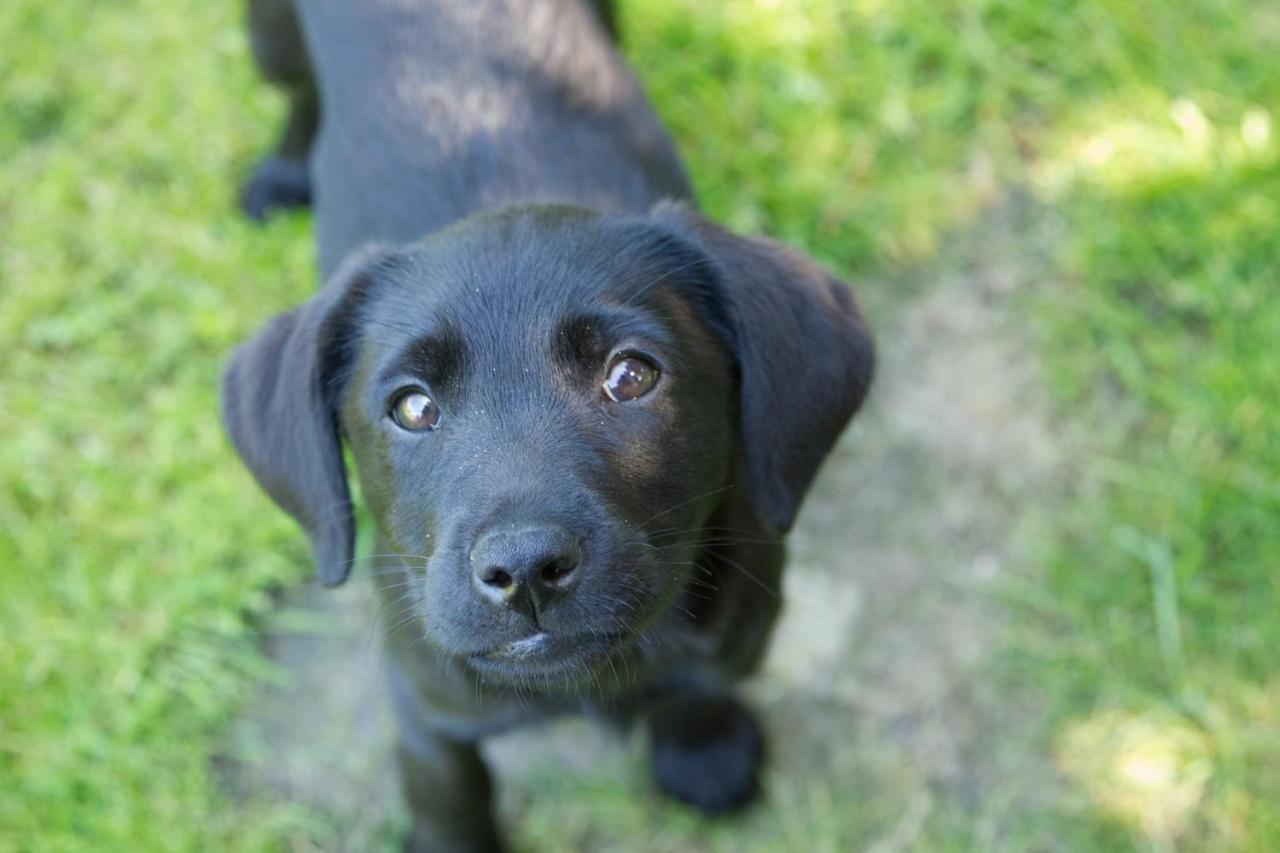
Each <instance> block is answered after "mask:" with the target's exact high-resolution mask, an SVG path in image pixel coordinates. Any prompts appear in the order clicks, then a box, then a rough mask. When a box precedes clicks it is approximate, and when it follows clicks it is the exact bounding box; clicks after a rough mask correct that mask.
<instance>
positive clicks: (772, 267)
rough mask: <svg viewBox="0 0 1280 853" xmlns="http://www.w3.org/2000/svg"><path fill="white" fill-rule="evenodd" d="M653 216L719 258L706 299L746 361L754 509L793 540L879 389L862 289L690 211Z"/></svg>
mask: <svg viewBox="0 0 1280 853" xmlns="http://www.w3.org/2000/svg"><path fill="white" fill-rule="evenodd" d="M653 215H654V217H655V218H656V219H658V221H659V222H660V223H662V224H664V225H665V226H667V227H668V228H671V229H672V230H674V231H676V232H677V233H678V234H680V235H681V236H683V237H684V238H685V239H687V240H690V241H691V242H693V243H694V244H695V245H696V246H698V247H699V248H701V250H702V252H703V253H704V254H705V255H706V256H707V258H708V259H709V263H707V264H705V265H704V266H705V268H706V273H707V274H706V276H705V277H706V278H708V279H709V282H708V289H709V293H708V294H706V295H704V297H703V298H704V300H710V301H711V302H712V303H715V304H714V307H715V308H716V310H717V311H718V313H719V315H720V316H719V317H718V318H717V319H716V323H715V324H716V325H718V326H724V327H726V329H725V330H726V332H727V337H728V338H729V345H730V348H731V349H732V351H733V354H734V356H735V357H736V359H737V365H738V372H739V382H740V383H741V385H740V390H739V407H740V418H741V425H740V429H741V446H742V453H743V466H744V468H745V472H746V479H747V488H748V490H749V493H750V499H751V503H752V506H753V507H754V508H755V510H756V513H757V515H759V517H760V518H761V520H762V521H764V522H765V523H767V524H768V525H769V526H770V527H772V528H773V530H774V531H776V532H778V533H785V532H786V531H787V530H789V529H790V528H791V525H792V524H793V523H794V521H795V517H796V513H797V512H798V511H799V509H800V503H801V501H802V500H803V499H804V495H805V492H806V491H808V489H809V486H810V484H811V483H812V482H813V478H814V476H815V475H816V474H817V472H818V468H819V466H820V465H821V464H822V461H823V459H825V458H826V456H827V453H828V452H830V450H831V448H832V446H833V445H834V444H835V442H836V439H838V438H839V437H840V433H841V432H842V431H843V430H844V427H845V425H846V424H847V423H848V422H849V419H850V418H852V417H853V414H854V412H856V411H857V410H858V407H859V406H860V405H861V404H862V400H863V398H864V397H865V396H866V394H867V389H868V388H869V387H870V384H871V376H872V371H873V367H874V362H875V359H874V350H873V347H872V342H871V335H870V332H869V331H868V329H867V325H866V322H865V321H864V320H863V317H862V314H861V312H860V311H859V310H858V306H857V303H856V302H855V301H854V298H853V291H852V289H851V288H850V287H849V286H848V285H846V284H845V283H844V282H842V281H840V280H838V279H837V278H835V277H834V276H832V275H831V274H830V273H828V272H827V271H826V270H824V269H822V268H821V267H820V266H818V265H817V264H816V263H814V262H813V261H811V260H809V259H808V258H807V257H805V256H804V255H803V254H801V253H800V252H798V251H796V250H794V249H791V248H788V247H786V246H783V245H782V244H780V243H776V242H774V241H772V240H765V239H761V238H755V237H740V236H738V235H736V234H733V233H731V232H729V231H726V230H725V229H723V228H721V227H720V226H718V225H716V224H715V223H713V222H711V221H709V220H707V219H706V218H704V217H702V216H700V215H698V214H697V213H694V212H693V211H691V210H689V209H688V208H687V207H685V206H684V205H683V204H679V203H672V202H665V203H662V204H660V205H658V206H657V207H656V208H655V209H654V211H653Z"/></svg>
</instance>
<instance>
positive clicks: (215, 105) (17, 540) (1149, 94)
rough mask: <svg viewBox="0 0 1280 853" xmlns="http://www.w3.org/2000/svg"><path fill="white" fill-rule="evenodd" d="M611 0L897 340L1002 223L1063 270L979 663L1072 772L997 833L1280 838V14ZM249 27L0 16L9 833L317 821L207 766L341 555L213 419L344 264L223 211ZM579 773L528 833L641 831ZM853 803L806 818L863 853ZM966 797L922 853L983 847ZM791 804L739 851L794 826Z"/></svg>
mask: <svg viewBox="0 0 1280 853" xmlns="http://www.w3.org/2000/svg"><path fill="white" fill-rule="evenodd" d="M621 5H622V9H623V12H624V14H623V29H624V33H625V41H626V45H627V54H628V56H629V58H630V59H631V61H632V62H633V63H634V64H635V65H636V67H637V68H638V70H639V72H640V74H641V76H642V77H643V79H644V80H645V82H646V84H647V85H648V87H649V89H650V91H651V93H652V95H653V98H654V101H655V103H656V105H657V107H658V109H659V112H660V113H661V114H662V115H663V117H664V118H665V119H666V121H667V122H668V123H669V125H670V126H671V128H672V130H673V132H674V135H675V136H676V138H677V140H678V142H679V145H680V148H681V150H682V152H683V153H684V155H685V157H686V159H687V161H688V163H689V166H690V169H691V172H692V174H693V176H694V179H695V183H696V186H697V188H698V190H699V194H700V196H701V198H702V200H703V203H704V204H705V206H706V207H707V208H708V209H709V210H710V211H711V212H712V213H713V214H714V215H716V216H717V217H718V218H720V219H721V220H723V221H725V222H727V223H729V224H731V225H733V226H734V227H736V228H739V229H742V230H758V231H762V232H767V233H770V234H772V235H774V236H777V237H781V238H783V239H786V240H788V241H791V242H793V243H796V244H797V245H801V246H804V247H806V248H807V249H808V250H809V251H811V252H813V253H814V254H816V255H817V256H819V257H821V258H823V259H824V260H825V261H826V262H828V263H829V264H831V265H832V266H833V267H835V268H837V269H839V270H840V271H841V272H842V273H843V274H845V275H846V276H847V277H849V278H850V279H852V280H858V281H863V282H867V284H865V285H864V286H863V295H864V298H865V299H866V300H867V303H868V305H869V307H870V309H871V312H872V314H873V316H874V318H875V319H876V320H877V322H878V324H879V325H882V326H883V325H888V324H889V323H890V322H891V321H892V320H893V319H894V318H895V317H897V316H898V314H897V313H896V312H898V311H899V309H900V307H901V305H902V304H903V303H904V302H905V300H906V299H907V298H909V297H910V296H914V295H918V294H912V293H908V292H907V291H908V290H910V289H911V288H897V287H895V286H894V285H893V284H892V283H893V282H899V281H907V280H912V281H920V280H923V281H927V280H929V279H928V277H927V276H922V277H920V276H916V277H913V272H915V271H920V270H927V269H930V268H934V267H937V266H939V265H945V264H947V263H948V259H949V255H950V253H952V252H954V251H955V246H956V244H957V242H958V241H961V242H962V241H963V240H964V239H965V235H967V234H972V233H974V230H975V229H976V228H977V227H978V225H979V224H980V223H981V222H983V221H984V220H986V219H987V218H989V217H992V216H997V215H1004V216H1009V215H1014V216H1016V217H1017V219H1018V228H1017V233H1018V234H1020V235H1025V238H1026V240H1027V241H1028V249H1027V251H1028V252H1032V251H1034V256H1035V258H1036V263H1037V264H1039V265H1040V267H1041V269H1042V271H1043V275H1040V276H1037V281H1036V282H1035V285H1034V286H1032V287H1028V288H1026V289H1025V290H1024V291H1023V292H1019V294H1018V295H1017V297H1016V300H1015V304H1016V307H1017V311H1018V312H1019V313H1020V316H1021V318H1022V320H1023V321H1024V326H1025V329H1026V334H1027V336H1028V338H1029V339H1030V340H1031V341H1032V342H1033V344H1034V346H1035V348H1036V351H1037V353H1038V358H1039V362H1040V364H1041V365H1042V375H1043V378H1044V382H1045V384H1046V386H1047V388H1048V391H1049V397H1050V400H1051V405H1052V407H1053V414H1054V418H1055V420H1056V421H1057V422H1059V423H1060V426H1061V436H1062V443H1063V447H1069V448H1070V454H1069V458H1068V460H1067V461H1066V462H1065V464H1064V465H1063V466H1062V471H1061V473H1060V475H1059V476H1058V478H1057V481H1056V485H1055V487H1054V489H1052V490H1051V493H1050V494H1046V495H1045V498H1044V501H1043V502H1041V503H1040V504H1038V505H1029V506H1027V507H1026V513H1027V515H1028V524H1027V529H1028V530H1032V531H1034V534H1033V535H1031V536H1030V537H1029V540H1028V542H1027V543H1026V544H1025V548H1024V550H1025V553H1026V554H1027V555H1028V559H1026V560H1024V561H1023V562H1022V563H1020V564H1019V567H1018V570H1017V571H1016V572H1014V573H1013V574H1012V575H1011V576H1009V577H1007V578H1005V579H1003V580H1002V582H1001V584H1000V585H999V589H998V591H997V592H996V594H995V598H996V601H997V602H998V604H999V606H1000V607H1001V608H1002V610H1003V611H1004V613H1005V614H1006V618H1005V619H1004V620H1003V621H1002V626H1003V627H1002V629H1001V633H1000V636H999V641H998V643H997V645H996V647H995V648H993V649H992V650H991V653H990V655H989V659H988V660H987V662H986V663H985V664H984V668H983V670H982V677H983V679H984V680H985V681H987V682H988V683H990V684H992V685H994V686H995V688H996V689H997V690H999V691H1000V692H1001V695H1003V696H1005V697H1007V700H1008V703H1009V704H1010V705H1011V706H1014V705H1016V706H1018V707H1022V708H1026V709H1028V710H1027V711H1026V714H1025V715H1024V722H1025V724H1024V725H1019V726H1015V727H1012V728H1011V729H1010V731H1009V733H1008V741H1007V742H1005V743H1002V744H1001V752H1002V753H1005V752H1013V753H1025V754H1029V755H1037V756H1041V757H1042V758H1043V760H1044V762H1045V764H1046V766H1048V767H1050V768H1052V772H1053V774H1054V776H1055V780H1056V781H1055V783H1054V784H1053V785H1052V786H1051V787H1050V788H1049V789H1047V790H1051V791H1052V795H1051V796H1047V797H1043V798H1038V799H1036V800H1034V801H1031V802H1029V803H1028V804H1025V805H1024V806H1020V807H1019V808H1018V809H1017V810H1016V811H1014V812H1013V813H1011V814H1008V815H1006V816H1005V817H1004V818H1003V822H1002V823H1001V825H1000V827H999V829H998V832H997V833H996V835H995V839H994V840H995V841H998V842H1002V844H1003V846H1005V847H1008V848H1013V849H1027V848H1029V849H1046V848H1048V849H1053V848H1061V849H1082V848H1093V849H1113V848H1115V849H1127V848H1137V849H1156V850H1165V849H1204V848H1214V849H1240V850H1268V849H1276V848H1277V847H1280V655H1278V654H1277V650H1280V357H1277V348H1278V347H1280V287H1278V286H1277V284H1278V281H1277V279H1278V278H1280V147H1278V146H1277V140H1276V133H1277V129H1276V127H1275V121H1276V115H1277V114H1280V62H1277V61H1276V57H1277V56H1280V6H1277V5H1276V4H1274V3H1270V2H1261V0H1236V2H1227V0H1182V2H1177V3H1168V2H1158V0H1138V2H1125V3H1122V2H1115V0H1064V2H1058V3H1043V2H1037V0H972V2H959V0H931V2H925V0H898V2H883V0H808V2H801V0H768V2H765V0H757V2H745V0H731V1H730V0H726V2H721V3H714V4H708V3H705V2H704V3H698V2H694V0H624V2H622V4H621ZM240 15H241V12H240V9H239V6H238V4H237V3H223V2H213V3H197V2H194V0H104V2H97V3H89V2H84V0H68V2H62V3H51V2H47V0H8V2H6V3H4V4H0V44H2V45H3V46H4V48H3V51H4V54H5V60H4V61H3V62H2V63H0V158H2V162H3V167H0V343H2V345H3V350H2V352H3V359H4V361H3V366H2V367H0V435H2V436H3V437H4V441H3V443H0V589H2V590H3V591H4V595H3V596H2V597H0V781H3V783H4V788H5V790H4V794H3V796H0V850H4V849H13V850H38V851H43V850H49V851H61V850H90V849H92V850H114V849H130V850H166V851H167V850H205V849H235V850H257V849H280V848H292V849H310V848H312V847H320V848H323V847H324V846H325V838H326V836H325V832H326V830H325V825H324V822H323V821H322V820H318V819H317V817H316V816H315V815H314V814H312V813H310V812H309V811H308V810H307V809H305V808H302V807H300V806H298V805H296V804H290V803H283V802H272V801H268V800H260V799H248V800H246V799H245V798H243V797H237V796H233V795H232V793H231V792H229V791H227V790H226V789H225V786H224V785H222V784H221V783H220V779H221V778H222V777H221V776H220V774H219V772H218V769H217V767H218V762H217V761H215V759H214V756H216V755H218V754H219V752H220V750H221V747H222V744H223V743H224V739H225V737H226V733H227V731H228V729H229V727H230V726H231V724H232V722H233V721H234V720H235V719H236V718H237V715H238V713H239V712H240V711H241V710H242V708H243V706H244V704H245V702H246V701H247V699H248V697H249V696H250V695H251V693H252V691H253V690H254V688H255V686H256V685H258V684H260V683H261V682H262V681H263V680H264V679H270V678H274V677H275V676H276V674H275V673H274V671H273V669H272V668H271V667H270V666H269V664H268V663H267V662H266V661H264V659H263V657H262V655H261V653H260V651H259V646H258V642H257V640H258V638H259V636H260V630H261V626H262V624H263V620H264V619H265V618H267V617H268V616H269V614H270V613H271V612H272V610H273V607H274V604H273V601H274V598H273V595H272V591H273V590H274V589H275V588H276V587H278V586H280V585H281V584H288V583H291V582H294V581H296V580H299V579H301V578H303V577H304V576H305V575H306V574H307V573H308V571H309V567H308V565H307V555H306V549H305V543H304V542H303V541H302V538H301V537H300V536H299V535H298V534H297V532H296V530H295V529H294V528H293V526H292V525H291V522H289V521H288V520H287V519H286V518H285V517H284V516H283V515H282V514H280V513H278V512H276V511H275V510H274V509H273V508H272V507H271V506H270V504H269V503H268V501H267V500H266V498H264V497H263V496H261V495H260V494H259V493H258V492H257V490H256V489H255V488H254V486H253V485H252V483H251V481H250V479H249V478H248V476H247V474H245V473H244V472H243V470H242V469H241V468H240V467H239V465H238V463H237V462H236V460H235V459H234V456H233V454H232V453H231V451H230V449H229V447H228V445H227V443H226V441H225V440H224V438H223V436H222V433H221V430H220V427H219V424H218V419H217V415H216V411H217V407H216V379H217V375H218V371H219V366H220V362H221V360H222V358H223V356H224V355H225V353H226V352H227V350H228V349H229V348H230V347H231V346H232V345H233V344H234V343H236V342H237V341H239V340H240V339H242V338H243V337H244V336H246V335H247V334H249V333H250V332H251V331H252V330H254V329H255V328H256V327H257V326H258V325H259V323H260V322H261V321H262V320H263V319H264V318H265V317H267V316H269V315H270V314H272V313H274V312H276V311H278V310H281V309H283V308H285V307H287V306H290V305H292V304H294V303H296V302H298V301H300V300H301V299H303V298H305V297H306V295H307V294H309V293H310V292H311V291H312V290H313V288H314V287H315V278H314V273H313V270H312V255H311V252H312V249H311V243H310V228H309V222H308V219H307V217H306V216H305V215H299V216H293V217H286V218H282V219H278V220H276V221H273V222H272V223H271V224H269V225H268V226H266V227H255V226H252V225H250V224H248V223H247V222H245V221H244V220H243V219H242V218H241V217H239V216H238V215H237V213H236V211H235V209H234V204H233V201H234V190H235V184H236V182H237V181H238V180H239V178H240V177H241V176H242V175H243V174H245V172H246V170H247V169H248V168H249V166H250V164H251V163H252V162H253V159H254V157H255V156H256V155H257V154H258V153H259V152H260V151H261V150H262V149H263V148H264V147H265V145H266V144H267V143H268V141H269V140H270V138H271V137H272V136H273V134H274V127H275V122H276V121H277V120H278V118H279V115H280V111H281V109H282V103H281V102H280V100H279V99H278V98H277V97H276V96H274V95H273V94H272V93H271V92H270V91H269V90H268V89H267V88H266V87H265V86H263V85H262V84H261V83H260V82H259V81H258V80H257V78H256V76H255V74H254V71H253V69H252V67H251V63H250V61H249V57H248V51H247V45H246V40H245V36H244V34H243V32H242V28H241V25H240ZM1011 212H1012V213H1011ZM882 345H884V346H890V347H891V346H893V344H892V342H888V341H882ZM1010 766H1012V765H1010ZM1011 772H1012V771H1011ZM1015 784H1016V780H1015ZM551 796H552V799H553V800H554V804H553V805H554V809H556V810H555V811H553V810H548V811H544V812H539V811H538V806H537V805H536V804H534V805H533V806H531V807H530V814H529V816H528V822H529V837H530V838H531V839H532V843H536V844H538V845H539V846H538V847H537V848H536V849H551V848H550V841H549V840H548V839H550V838H553V837H555V835H554V832H553V829H554V825H555V824H556V823H557V822H559V821H560V819H561V816H562V814H563V813H562V811H558V810H560V809H562V808H563V803H564V802H565V801H567V800H569V799H572V798H575V797H576V798H579V799H581V800H583V802H582V804H581V807H582V808H583V809H587V810H590V809H592V808H596V809H599V810H601V811H602V813H604V814H607V815H609V819H610V820H613V821H615V822H616V824H617V825H618V826H621V827H632V828H633V829H634V830H635V831H636V832H637V833H643V832H644V831H645V829H646V824H645V815H646V814H647V812H644V811H643V810H641V807H640V806H637V805H634V804H632V803H631V802H630V801H628V800H627V799H625V798H622V797H619V796H618V795H617V794H616V793H613V792H612V789H610V790H607V791H604V792H602V793H601V792H596V793H594V794H593V791H592V790H591V789H584V790H577V791H572V792H569V793H563V792H562V793H560V794H555V793H554V792H553V794H552V795H551ZM593 796H595V797H596V798H597V799H598V800H600V801H599V802H595V803H593V802H592V797H593ZM860 796H862V797H863V798H864V799H863V800H860V801H859V802H857V803H852V804H849V803H843V802H837V801H831V802H828V804H827V805H826V806H825V807H824V808H825V809H826V811H824V812H823V813H822V814H820V815H818V816H817V817H816V818H815V824H816V825H820V826H823V827H835V829H834V830H832V832H833V835H832V836H831V837H832V838H838V839H840V840H841V842H842V843H843V844H846V845H848V846H861V845H863V844H865V843H866V842H867V841H868V840H869V839H870V838H871V837H872V836H871V835H869V834H867V833H869V832H870V831H871V830H870V829H868V827H869V826H870V823H869V819H868V817H867V816H868V815H877V814H878V813H880V812H883V811H885V810H886V809H887V808H888V806H886V805H885V801H878V800H877V796H878V794H877V791H875V790H863V791H860ZM783 800H784V801H786V798H785V797H784V798H783ZM970 807H971V806H970V805H966V804H964V803H962V802H959V801H957V802H954V803H950V804H947V805H945V806H944V807H942V808H938V809H935V810H934V811H933V812H931V817H930V818H928V819H926V820H924V821H923V825H922V826H921V827H919V831H918V834H917V836H916V838H915V841H914V843H915V844H916V845H917V846H920V847H923V848H925V849H937V848H957V849H958V848H965V849H969V848H971V847H974V846H984V845H981V844H979V843H977V842H975V841H974V839H975V838H976V837H977V836H976V835H975V834H974V833H973V832H972V827H971V826H970V825H969V823H968V820H967V815H968V811H967V809H969V808H970ZM551 808H552V807H551V806H549V807H548V809H551ZM775 812H776V813H775V814H770V813H765V815H764V816H763V817H759V818H756V819H754V820H753V822H751V823H749V824H746V825H744V826H743V827H742V828H740V830H738V831H740V832H744V833H756V832H758V833H760V838H759V839H757V843H756V844H755V845H748V844H746V843H745V842H750V841H751V840H752V839H751V838H742V839H737V840H740V841H743V842H744V844H742V845H741V846H754V847H755V848H756V849H768V845H769V843H771V842H769V841H768V840H767V839H771V838H796V837H798V836H796V835H795V833H794V832H791V831H790V830H787V831H785V832H784V831H783V830H781V829H778V827H779V826H783V827H786V826H791V825H793V824H794V823H795V822H796V820H797V817H796V815H795V814H790V815H789V814H786V813H785V809H784V808H782V807H781V805H780V806H779V807H777V808H776V809H775ZM574 819H575V818H574V817H573V816H572V815H570V816H569V817H568V818H565V819H564V822H563V824H562V826H561V828H563V826H569V827H570V828H572V826H574V823H573V821H574ZM680 820H682V819H677V820H675V822H674V823H673V825H672V828H669V829H668V832H669V833H674V835H672V836H671V837H670V838H668V839H667V840H668V842H669V843H668V847H670V848H671V849H691V848H695V847H696V846H697V839H698V838H700V836H699V835H698V834H697V832H696V829H695V828H693V827H692V826H691V825H686V824H687V822H686V823H681V822H680ZM770 821H773V823H772V824H771V823H770ZM718 832H719V834H718V835H717V836H716V838H715V839H713V840H715V841H716V843H717V844H721V845H722V846H723V845H729V844H733V843H736V842H735V840H734V839H735V836H734V832H735V830H734V828H733V826H732V825H730V826H728V827H725V828H722V829H721V830H719V831H718ZM788 833H790V834H788ZM583 837H584V838H585V837H587V836H583ZM824 837H825V836H824ZM671 838H674V839H675V840H674V841H673V840H671ZM582 843H583V844H586V843H587V842H586V841H582ZM681 845H685V846H684V847H683V848H682V847H681ZM634 849H647V848H646V847H645V845H644V844H638V845H637V846H636V847H635V848H634ZM664 849H665V848H664ZM833 849H835V848H834V847H833Z"/></svg>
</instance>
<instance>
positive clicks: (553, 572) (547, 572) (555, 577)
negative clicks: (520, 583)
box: [538, 560, 578, 584]
mask: <svg viewBox="0 0 1280 853" xmlns="http://www.w3.org/2000/svg"><path fill="white" fill-rule="evenodd" d="M577 566H578V563H577V561H576V560H551V561H548V562H546V563H543V564H542V568H541V569H539V570H538V576H539V577H540V578H542V582H543V583H548V584H559V583H563V582H564V581H565V580H566V579H567V578H568V576H569V574H570V573H571V572H572V571H573V570H574V569H575V568H577Z"/></svg>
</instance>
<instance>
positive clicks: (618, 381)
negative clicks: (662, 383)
mask: <svg viewBox="0 0 1280 853" xmlns="http://www.w3.org/2000/svg"><path fill="white" fill-rule="evenodd" d="M657 384H658V368H656V367H654V366H653V365H652V364H650V363H649V362H648V361H646V360H645V359H643V358H640V357H638V356H634V355H624V356H621V357H619V358H616V359H614V361H613V363H612V364H610V365H609V373H608V375H607V376H605V379H604V393H605V395H606V396H607V397H608V398H609V399H610V400H613V401H614V402H615V403H626V402H630V401H631V400H634V399H636V398H637V397H643V396H644V395H645V394H648V393H649V392H650V391H651V390H653V386H654V385H657Z"/></svg>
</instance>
